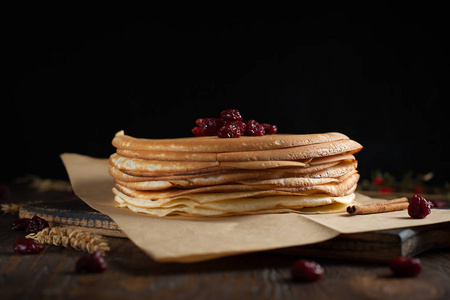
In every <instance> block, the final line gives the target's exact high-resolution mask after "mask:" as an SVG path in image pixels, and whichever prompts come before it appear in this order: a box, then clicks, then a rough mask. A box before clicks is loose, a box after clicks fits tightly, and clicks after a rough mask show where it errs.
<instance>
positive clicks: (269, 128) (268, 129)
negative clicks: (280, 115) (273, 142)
mask: <svg viewBox="0 0 450 300" xmlns="http://www.w3.org/2000/svg"><path fill="white" fill-rule="evenodd" d="M261 126H262V127H264V131H265V134H275V133H277V131H278V128H277V126H276V125H271V124H267V123H262V124H261Z"/></svg>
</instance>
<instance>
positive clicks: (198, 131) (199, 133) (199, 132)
mask: <svg viewBox="0 0 450 300" xmlns="http://www.w3.org/2000/svg"><path fill="white" fill-rule="evenodd" d="M192 133H193V134H194V135H195V136H204V134H203V129H202V128H201V127H194V128H192Z"/></svg>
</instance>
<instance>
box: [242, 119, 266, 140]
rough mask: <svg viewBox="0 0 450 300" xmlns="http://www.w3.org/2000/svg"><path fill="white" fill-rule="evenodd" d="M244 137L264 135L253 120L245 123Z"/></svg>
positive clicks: (262, 128)
mask: <svg viewBox="0 0 450 300" xmlns="http://www.w3.org/2000/svg"><path fill="white" fill-rule="evenodd" d="M245 126H246V128H245V133H244V134H245V135H252V136H262V135H264V133H265V130H264V127H263V126H262V125H260V124H259V123H258V122H256V121H255V120H248V121H245Z"/></svg>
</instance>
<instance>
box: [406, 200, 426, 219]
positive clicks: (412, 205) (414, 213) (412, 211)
mask: <svg viewBox="0 0 450 300" xmlns="http://www.w3.org/2000/svg"><path fill="white" fill-rule="evenodd" d="M430 213H431V203H430V202H428V201H427V200H425V198H423V197H422V196H420V195H418V194H414V195H413V196H412V198H411V201H409V205H408V214H409V215H410V217H411V218H413V219H423V218H425V217H426V216H428V215H429V214H430Z"/></svg>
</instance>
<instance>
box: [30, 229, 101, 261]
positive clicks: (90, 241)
mask: <svg viewBox="0 0 450 300" xmlns="http://www.w3.org/2000/svg"><path fill="white" fill-rule="evenodd" d="M26 238H28V239H33V240H35V241H36V242H38V243H41V244H48V245H55V246H64V247H66V248H73V249H76V250H81V251H85V252H88V253H94V252H95V251H98V250H100V251H101V252H102V255H104V254H105V253H106V252H108V251H109V249H110V248H109V245H108V243H107V242H106V240H105V239H104V238H103V236H101V235H98V234H93V233H90V232H87V231H83V230H81V229H74V228H72V227H68V226H55V227H52V228H50V227H47V228H44V229H43V230H41V231H39V232H38V233H31V234H29V235H27V236H26Z"/></svg>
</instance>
